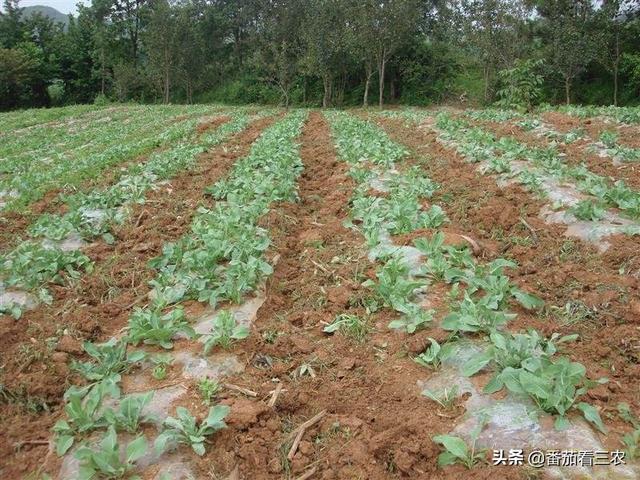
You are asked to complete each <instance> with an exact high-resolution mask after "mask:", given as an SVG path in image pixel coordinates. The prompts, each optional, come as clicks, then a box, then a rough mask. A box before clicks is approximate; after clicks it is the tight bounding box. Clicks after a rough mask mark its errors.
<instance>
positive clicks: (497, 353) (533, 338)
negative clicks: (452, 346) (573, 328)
mask: <svg viewBox="0 0 640 480" xmlns="http://www.w3.org/2000/svg"><path fill="white" fill-rule="evenodd" d="M489 338H490V340H491V345H490V346H489V347H488V348H487V349H486V350H485V351H483V352H481V353H479V354H477V355H474V356H473V357H471V358H470V359H469V360H468V361H467V362H466V363H465V364H464V365H463V367H462V373H463V374H464V375H466V376H468V377H470V376H472V375H475V374H476V373H477V372H479V371H480V370H482V369H483V368H484V367H486V366H487V365H488V364H489V363H491V362H494V363H495V365H496V367H497V368H496V373H495V375H494V376H493V377H492V378H491V380H489V383H488V384H487V386H486V387H485V392H486V393H494V392H497V391H499V390H501V389H502V388H503V386H504V380H503V378H502V372H503V371H504V370H505V369H506V368H516V369H517V368H520V367H521V366H522V363H523V362H524V361H526V360H528V359H529V358H533V357H542V356H545V357H551V356H552V355H554V354H555V353H556V352H557V345H559V344H561V343H565V342H572V341H575V340H576V339H577V338H578V336H577V335H565V336H563V337H561V336H560V335H559V334H558V333H554V334H553V335H552V336H551V338H549V339H545V338H544V337H542V336H541V335H540V334H539V333H538V332H537V331H535V330H531V331H529V332H528V333H516V334H511V333H499V332H491V334H490V335H489Z"/></svg>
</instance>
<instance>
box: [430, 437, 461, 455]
mask: <svg viewBox="0 0 640 480" xmlns="http://www.w3.org/2000/svg"><path fill="white" fill-rule="evenodd" d="M433 441H434V442H436V443H440V444H442V445H444V448H446V449H447V452H449V453H451V454H452V455H455V456H456V457H457V458H461V459H464V458H467V456H468V452H469V449H468V448H467V444H466V443H465V442H464V440H462V439H461V438H460V437H454V436H452V435H436V436H435V437H433Z"/></svg>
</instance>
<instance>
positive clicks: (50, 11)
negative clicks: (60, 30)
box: [22, 5, 69, 27]
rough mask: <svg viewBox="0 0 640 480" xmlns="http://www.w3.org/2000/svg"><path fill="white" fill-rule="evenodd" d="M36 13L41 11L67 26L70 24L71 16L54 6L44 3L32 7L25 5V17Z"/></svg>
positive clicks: (23, 11) (23, 12)
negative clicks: (47, 5)
mask: <svg viewBox="0 0 640 480" xmlns="http://www.w3.org/2000/svg"><path fill="white" fill-rule="evenodd" d="M36 13H41V14H42V15H44V16H45V17H49V18H50V19H51V20H53V21H54V22H60V23H63V24H64V25H65V27H66V26H67V25H68V24H69V17H68V16H67V15H65V14H64V13H61V12H59V11H58V10H56V9H55V8H53V7H46V6H44V5H34V6H32V7H24V8H23V10H22V15H24V16H25V17H29V16H31V15H34V14H36Z"/></svg>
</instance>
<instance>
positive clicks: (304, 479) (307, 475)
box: [296, 467, 318, 480]
mask: <svg viewBox="0 0 640 480" xmlns="http://www.w3.org/2000/svg"><path fill="white" fill-rule="evenodd" d="M317 471H318V467H313V468H312V469H311V470H307V471H306V472H305V473H303V474H302V475H300V476H299V477H298V478H296V480H307V479H308V478H311V477H312V476H313V474H314V473H316V472H317Z"/></svg>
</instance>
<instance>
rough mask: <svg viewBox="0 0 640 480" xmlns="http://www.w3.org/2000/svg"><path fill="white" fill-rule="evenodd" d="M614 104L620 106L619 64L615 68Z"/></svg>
mask: <svg viewBox="0 0 640 480" xmlns="http://www.w3.org/2000/svg"><path fill="white" fill-rule="evenodd" d="M613 106H614V107H617V106H618V64H616V66H615V67H614V68H613Z"/></svg>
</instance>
